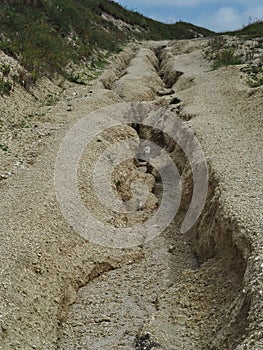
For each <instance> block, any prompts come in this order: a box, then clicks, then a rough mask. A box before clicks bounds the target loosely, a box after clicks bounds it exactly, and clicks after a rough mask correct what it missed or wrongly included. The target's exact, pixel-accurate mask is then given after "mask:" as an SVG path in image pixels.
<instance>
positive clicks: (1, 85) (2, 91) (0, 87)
mask: <svg viewBox="0 0 263 350" xmlns="http://www.w3.org/2000/svg"><path fill="white" fill-rule="evenodd" d="M11 90H12V84H11V83H10V82H9V81H4V80H2V79H0V95H2V96H3V95H10V91H11Z"/></svg>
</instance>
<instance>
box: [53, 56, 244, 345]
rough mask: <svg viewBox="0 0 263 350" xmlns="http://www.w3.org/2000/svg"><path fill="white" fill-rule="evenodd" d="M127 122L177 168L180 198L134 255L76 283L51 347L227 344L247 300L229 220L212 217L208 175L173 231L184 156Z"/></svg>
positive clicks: (215, 206) (215, 205)
mask: <svg viewBox="0 0 263 350" xmlns="http://www.w3.org/2000/svg"><path fill="white" fill-rule="evenodd" d="M158 56H159V55H158ZM135 129H136V131H137V132H138V134H139V135H140V136H142V137H144V136H145V134H148V136H149V138H150V139H151V140H152V141H154V142H156V143H159V145H160V146H161V147H166V148H167V149H168V151H169V152H170V154H171V156H172V157H173V158H174V159H175V161H176V163H177V165H178V168H179V170H180V172H181V175H182V178H183V182H184V186H185V193H186V195H185V198H184V200H183V202H182V205H181V208H180V211H179V213H178V215H177V216H176V218H175V220H174V221H173V223H172V224H171V225H170V226H169V227H168V229H166V230H165V232H163V233H162V235H161V236H159V237H157V238H156V239H154V240H152V241H150V242H149V243H147V244H146V245H144V247H143V248H144V254H145V256H144V259H143V260H142V261H138V262H136V263H131V264H129V265H125V266H123V267H122V268H119V269H116V270H114V271H108V272H105V273H104V274H103V275H100V276H98V277H96V278H94V279H93V280H92V281H90V282H89V283H88V284H87V285H86V286H83V287H81V288H80V289H79V291H78V298H77V302H76V303H75V304H73V305H72V307H71V308H70V310H69V311H68V317H67V320H66V321H65V322H64V324H63V327H62V329H61V332H60V339H59V348H60V349H68V350H69V349H94V350H95V349H127V350H128V349H137V350H142V349H154V348H163V349H218V350H219V349H220V350H222V349H229V350H230V349H234V348H235V347H236V346H237V345H238V344H239V343H240V342H241V341H242V339H243V338H244V337H245V336H246V328H247V317H248V312H249V308H250V301H249V299H248V298H247V297H246V296H245V295H244V296H242V288H243V274H244V269H245V261H244V260H243V258H242V254H241V252H240V251H239V250H238V249H237V247H236V245H235V244H234V243H233V240H232V233H231V232H232V230H233V227H232V224H231V223H229V222H225V221H224V219H222V220H220V219H219V217H220V208H219V202H218V194H217V191H216V189H217V180H216V178H215V177H214V176H213V175H212V174H211V175H210V180H209V194H208V198H207V204H206V207H205V209H204V212H203V213H202V216H201V218H200V220H199V223H198V224H197V225H196V226H195V227H194V228H193V229H192V230H191V232H189V233H188V234H187V235H186V234H181V233H180V232H179V227H180V223H181V221H182V218H183V216H184V214H185V212H186V210H187V206H188V204H189V198H190V196H191V189H192V178H191V172H190V171H189V166H188V163H187V160H186V159H185V157H184V154H183V152H182V150H181V149H179V148H178V146H177V145H171V144H169V140H168V142H167V138H164V137H163V136H162V135H160V134H159V133H158V132H156V131H153V132H151V130H141V129H140V128H138V127H135ZM148 171H149V172H151V168H150V167H148ZM158 181H159V180H158V178H156V186H155V191H156V192H158V191H159V189H160V187H161V186H160V183H159V182H158ZM156 194H157V195H158V193H156ZM206 232H210V233H211V232H213V235H211V234H206ZM211 237H212V238H211ZM213 237H214V238H213Z"/></svg>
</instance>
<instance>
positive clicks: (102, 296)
mask: <svg viewBox="0 0 263 350" xmlns="http://www.w3.org/2000/svg"><path fill="white" fill-rule="evenodd" d="M206 44H207V42H206V41H205V40H193V41H180V42H158V43H156V42H146V43H142V44H136V45H135V44H132V45H130V46H128V47H127V48H126V49H125V50H124V52H122V53H121V54H120V55H119V56H118V57H117V59H116V60H115V62H114V63H113V64H112V65H111V66H110V67H108V69H107V70H105V72H104V73H103V74H102V76H101V77H100V78H99V79H98V80H97V81H94V82H92V83H91V84H90V85H89V86H85V87H72V88H71V89H69V90H68V91H67V92H66V94H65V97H64V99H62V100H61V101H60V102H59V103H58V104H57V105H56V106H55V107H54V108H53V109H52V111H51V114H50V117H49V120H48V122H49V128H50V129H51V130H52V132H50V135H47V136H46V137H44V138H43V139H42V142H41V145H40V146H39V149H38V155H37V157H36V158H35V160H34V162H33V164H31V165H30V164H28V165H27V166H24V167H17V168H16V170H15V171H14V172H13V173H14V174H13V176H9V177H8V178H7V179H4V180H3V181H1V182H0V186H1V187H0V189H1V198H2V200H1V204H0V206H1V210H0V212H1V229H0V234H1V243H2V244H1V248H0V249H1V257H0V261H1V286H0V289H1V290H0V292H1V299H0V300H1V302H0V317H1V318H0V339H1V340H0V348H1V349H4V350H5V349H65V350H67V349H111V350H113V349H116V350H117V349H138V350H142V349H154V348H161V349H167V350H168V349H169V350H171V349H187V350H188V349H189V350H190V349H195V350H196V349H220V350H221V349H229V350H230V349H231V350H233V349H236V350H241V349H242V350H243V349H263V340H262V336H263V334H262V329H263V311H262V310H263V302H262V300H263V298H262V293H263V250H262V247H263V245H262V243H263V242H262V237H263V235H262V219H263V217H262V204H263V203H262V198H263V196H262V183H263V181H262V180H263V179H262V174H263V171H262V170H263V169H262V136H263V135H262V130H263V128H262V94H263V90H262V88H257V89H250V88H249V87H248V86H247V85H246V83H245V82H244V81H242V80H241V79H240V72H239V68H238V67H228V68H221V69H219V70H217V71H212V70H211V69H210V66H209V63H208V62H207V61H205V59H204V58H203V54H202V51H203V48H205V46H206ZM139 101H144V102H145V101H146V102H145V103H146V105H147V106H149V111H153V113H152V114H151V113H150V114H149V115H145V116H144V115H141V116H140V117H141V120H140V122H141V123H142V124H143V121H144V117H145V120H146V119H147V118H150V119H151V121H152V122H153V123H155V125H156V129H158V128H159V124H160V108H162V110H161V114H163V113H165V112H164V111H169V113H171V114H172V115H174V116H175V120H176V118H180V120H182V121H183V123H184V126H185V127H188V128H190V129H191V130H192V132H193V134H195V135H196V136H197V138H198V140H199V142H200V144H201V146H202V148H203V151H204V153H205V156H206V160H207V162H208V166H209V187H208V196H207V201H206V205H205V208H204V210H203V212H202V214H201V216H200V218H199V219H198V222H196V223H195V225H194V226H193V227H192V228H191V230H190V231H189V232H187V233H185V234H183V233H180V228H181V224H182V221H183V218H184V217H185V214H186V212H187V209H188V207H189V203H190V198H191V195H192V193H193V190H194V183H193V174H192V172H191V169H190V167H189V160H187V157H186V156H185V154H183V152H182V149H181V148H180V147H178V145H176V143H174V142H173V141H172V140H171V139H169V138H168V137H167V135H165V136H160V134H158V133H156V129H154V128H152V129H149V128H145V127H138V125H137V124H136V125H135V124H130V125H128V126H127V125H126V126H125V127H124V126H123V128H122V129H119V131H114V130H113V131H112V133H108V134H107V133H105V134H103V133H102V134H101V135H100V136H98V137H99V138H97V139H96V140H94V142H92V143H91V144H90V145H89V147H88V148H87V150H86V152H85V153H84V154H83V157H82V160H81V164H80V170H79V188H80V194H81V197H82V199H83V202H84V203H85V204H86V206H87V207H88V208H90V210H91V211H92V212H93V214H94V215H95V216H96V217H98V218H99V219H100V220H102V221H103V220H104V221H107V220H108V221H107V222H109V220H111V221H110V222H111V223H112V225H113V226H115V227H118V228H120V227H124V226H125V225H126V226H129V225H132V224H133V223H134V222H136V223H138V222H144V220H146V219H147V218H148V217H149V216H150V215H151V214H152V213H153V212H154V210H155V209H156V207H158V205H160V195H161V193H162V191H161V190H160V189H161V188H162V184H161V182H160V178H159V176H158V173H157V172H156V171H154V169H152V168H151V167H149V166H148V165H147V164H145V162H141V163H139V164H138V162H137V163H136V162H134V161H129V162H128V163H125V164H123V165H122V166H121V167H120V168H119V169H118V171H117V172H116V174H114V175H113V178H114V181H115V189H117V190H118V192H119V195H120V197H121V198H122V199H123V200H125V201H127V200H129V199H130V189H129V186H128V185H127V184H130V183H131V182H132V181H133V180H134V179H137V178H143V179H144V181H145V182H146V183H147V184H148V187H149V188H150V192H151V193H150V196H149V197H148V199H147V201H146V203H145V205H144V206H143V207H142V208H141V207H140V210H138V208H137V209H136V211H138V212H139V216H138V217H136V219H134V217H133V216H132V217H131V218H132V219H129V218H127V215H126V214H125V215H122V216H118V217H117V216H114V215H113V214H112V213H111V211H110V210H108V209H105V208H104V207H103V206H102V205H101V203H100V202H99V201H98V200H97V198H96V197H95V195H94V191H93V188H92V186H91V187H90V186H87V183H89V181H90V180H91V176H92V173H93V168H94V164H95V163H96V161H97V158H98V156H99V155H100V154H101V152H102V151H103V150H104V149H105V148H107V147H108V146H109V145H110V144H111V143H112V142H115V141H116V140H119V139H125V138H126V137H132V138H134V140H135V145H136V142H137V141H136V140H137V138H138V137H142V138H145V137H146V138H148V139H151V140H152V141H154V142H156V143H158V144H159V146H160V147H162V148H164V149H165V150H166V152H167V153H169V155H170V157H171V158H172V159H173V160H174V161H175V163H176V165H177V167H178V169H179V173H180V175H181V178H182V185H183V198H182V203H181V206H180V209H179V211H178V214H177V215H176V217H175V219H174V220H173V222H172V223H171V224H170V225H169V227H168V228H167V229H166V230H165V231H164V232H163V234H162V235H160V236H158V237H156V238H155V239H153V240H150V241H149V242H145V243H144V242H142V244H140V245H139V246H136V247H134V248H122V249H118V248H107V247H103V246H100V245H96V244H94V243H92V242H89V241H87V240H85V239H84V238H82V237H81V236H80V235H79V234H78V233H76V232H75V230H74V229H73V228H72V227H71V226H70V225H68V224H67V222H66V220H65V218H64V217H63V215H62V212H61V208H60V206H59V203H58V201H57V198H56V193H55V189H54V167H55V164H56V159H57V154H58V151H59V147H60V145H61V143H62V140H63V138H64V137H65V135H66V134H67V132H68V131H69V130H70V129H71V128H72V127H73V126H74V125H75V123H76V122H77V121H79V120H81V119H82V118H83V117H84V116H88V115H89V113H91V112H92V111H96V110H98V109H100V108H102V107H107V106H114V107H113V109H114V108H115V106H116V116H117V115H118V114H121V112H120V111H121V110H122V109H121V107H119V106H120V105H119V103H123V102H127V103H128V104H129V102H139ZM147 108H148V107H147ZM90 115H91V116H92V114H90ZM93 122H94V121H93ZM164 123H165V121H164ZM165 127H166V126H165V125H164V126H163V128H164V129H165ZM173 127H174V128H175V127H176V126H173ZM137 146H139V143H138V144H137ZM157 158H158V157H157ZM158 159H159V161H160V162H161V169H163V168H165V167H166V165H167V164H166V162H165V161H164V160H163V159H164V158H163V159H162V157H160V156H159V158H158ZM123 179H125V181H123ZM102 187H103V186H102ZM136 220H137V221H136ZM123 223H125V225H124V224H123ZM122 225H124V226H122ZM89 229H90V231H91V232H92V230H94V229H95V228H94V227H90V228H89ZM98 234H100V232H98Z"/></svg>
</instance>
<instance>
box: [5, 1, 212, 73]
mask: <svg viewBox="0 0 263 350" xmlns="http://www.w3.org/2000/svg"><path fill="white" fill-rule="evenodd" d="M210 34H211V32H210V31H208V30H206V29H203V28H199V27H196V26H193V25H191V24H187V23H184V22H179V23H176V24H174V25H168V24H163V23H159V22H156V21H154V20H151V19H148V18H145V17H144V16H142V15H140V14H139V13H137V12H132V11H128V10H126V9H124V8H123V7H122V6H120V5H119V4H117V3H115V2H113V1H109V0H3V1H1V3H0V50H2V51H4V52H5V53H7V54H8V55H10V56H12V57H14V58H16V59H18V60H19V61H20V63H21V64H22V65H23V66H24V67H25V68H26V69H27V70H28V71H29V72H30V74H31V75H32V79H36V78H37V77H38V76H39V75H42V74H49V75H52V74H53V73H55V72H58V73H60V74H64V68H65V67H66V66H67V63H68V62H70V61H71V62H75V63H79V62H80V61H81V60H87V59H89V58H90V57H92V55H93V54H94V52H96V51H98V50H109V51H111V52H114V51H118V50H119V48H120V45H121V44H123V43H124V42H125V41H127V40H130V39H139V40H141V39H156V40H157V39H182V38H193V37H196V36H199V35H204V36H206V35H210Z"/></svg>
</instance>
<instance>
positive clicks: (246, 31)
mask: <svg viewBox="0 0 263 350" xmlns="http://www.w3.org/2000/svg"><path fill="white" fill-rule="evenodd" d="M227 34H230V35H238V36H240V35H242V36H245V37H247V38H248V39H252V38H262V37H263V21H257V22H255V23H252V24H250V25H248V26H246V27H244V28H242V29H240V30H237V31H234V32H229V33H227Z"/></svg>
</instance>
